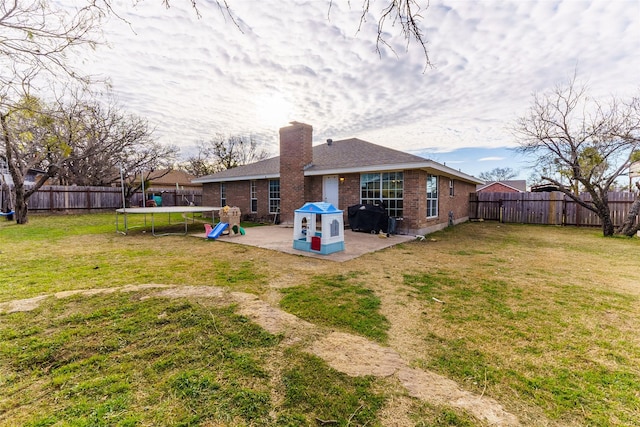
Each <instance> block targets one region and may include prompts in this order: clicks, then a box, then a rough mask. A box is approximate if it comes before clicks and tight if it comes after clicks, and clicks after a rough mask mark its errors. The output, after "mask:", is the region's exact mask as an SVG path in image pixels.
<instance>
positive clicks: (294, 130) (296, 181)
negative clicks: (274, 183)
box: [280, 123, 313, 224]
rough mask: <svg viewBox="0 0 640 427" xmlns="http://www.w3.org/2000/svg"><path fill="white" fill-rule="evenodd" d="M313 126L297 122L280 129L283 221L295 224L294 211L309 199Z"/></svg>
mask: <svg viewBox="0 0 640 427" xmlns="http://www.w3.org/2000/svg"><path fill="white" fill-rule="evenodd" d="M312 139H313V127H311V126H310V125H307V124H304V123H293V124H292V125H291V126H287V127H284V128H281V129H280V221H281V222H282V223H283V224H293V219H294V211H295V210H296V209H298V208H299V207H301V206H302V205H303V204H304V202H305V198H306V193H305V177H304V169H305V166H307V165H309V164H310V163H311V161H312V155H313V146H312V142H313V141H312Z"/></svg>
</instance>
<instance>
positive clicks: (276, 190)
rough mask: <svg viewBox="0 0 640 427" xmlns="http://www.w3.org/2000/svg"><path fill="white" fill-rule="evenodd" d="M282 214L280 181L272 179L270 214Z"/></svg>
mask: <svg viewBox="0 0 640 427" xmlns="http://www.w3.org/2000/svg"><path fill="white" fill-rule="evenodd" d="M279 212H280V180H279V179H272V180H270V181H269V213H272V214H275V213H279Z"/></svg>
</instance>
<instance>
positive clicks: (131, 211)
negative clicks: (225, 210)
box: [116, 206, 221, 236]
mask: <svg viewBox="0 0 640 427" xmlns="http://www.w3.org/2000/svg"><path fill="white" fill-rule="evenodd" d="M220 209H221V208H219V207H215V206H159V207H148V208H120V209H116V232H117V233H120V234H125V235H126V234H128V233H129V227H128V224H127V215H141V214H144V215H151V234H153V235H154V236H168V235H170V234H182V235H186V234H187V224H188V215H189V214H191V219H192V223H193V222H195V220H194V214H196V213H204V212H215V211H219V210H220ZM174 213H180V214H184V221H183V222H178V223H175V224H184V232H183V233H160V234H158V233H156V227H155V223H154V216H155V215H156V214H168V215H169V224H171V214H174ZM121 215H122V216H123V225H124V229H123V230H121V229H120V221H119V220H118V218H120V216H121Z"/></svg>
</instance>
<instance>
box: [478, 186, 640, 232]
mask: <svg viewBox="0 0 640 427" xmlns="http://www.w3.org/2000/svg"><path fill="white" fill-rule="evenodd" d="M608 197H609V209H610V211H611V219H612V221H613V224H614V226H616V227H618V226H620V225H622V223H623V222H624V221H625V219H626V218H627V214H628V212H629V208H630V207H631V204H632V203H633V201H634V200H635V194H634V193H630V192H623V191H615V192H613V191H612V192H609V193H608ZM580 198H581V200H583V201H585V202H590V201H591V195H590V194H588V193H583V194H581V195H580ZM469 218H471V219H482V220H494V221H501V222H513V223H523V224H546V225H578V226H593V227H598V226H600V225H601V223H600V218H598V216H597V215H596V214H595V213H594V212H592V211H590V210H588V209H585V208H584V207H582V206H580V205H579V204H578V203H576V202H575V201H574V200H572V199H571V198H570V197H568V196H566V195H565V194H564V193H561V192H559V191H552V192H544V193H472V194H470V196H469ZM637 220H638V219H636V221H637Z"/></svg>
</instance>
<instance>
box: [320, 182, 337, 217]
mask: <svg viewBox="0 0 640 427" xmlns="http://www.w3.org/2000/svg"><path fill="white" fill-rule="evenodd" d="M339 185H340V181H339V179H338V175H325V176H323V177H322V199H323V201H325V202H328V203H331V204H332V205H333V206H334V207H335V208H337V209H340V208H339V207H338V201H339V198H338V194H339V192H338V190H339Z"/></svg>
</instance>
